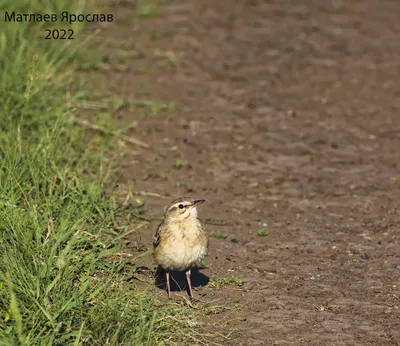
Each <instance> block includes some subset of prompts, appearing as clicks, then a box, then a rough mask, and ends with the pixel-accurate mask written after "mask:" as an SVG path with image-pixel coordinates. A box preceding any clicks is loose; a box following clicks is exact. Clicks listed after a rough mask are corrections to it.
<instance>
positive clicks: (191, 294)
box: [186, 270, 193, 298]
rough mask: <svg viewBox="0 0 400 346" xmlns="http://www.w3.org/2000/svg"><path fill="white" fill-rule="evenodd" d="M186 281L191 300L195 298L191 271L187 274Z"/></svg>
mask: <svg viewBox="0 0 400 346" xmlns="http://www.w3.org/2000/svg"><path fill="white" fill-rule="evenodd" d="M186 281H187V283H188V285H189V295H190V297H191V298H193V292H192V283H191V282H190V270H188V271H187V272H186Z"/></svg>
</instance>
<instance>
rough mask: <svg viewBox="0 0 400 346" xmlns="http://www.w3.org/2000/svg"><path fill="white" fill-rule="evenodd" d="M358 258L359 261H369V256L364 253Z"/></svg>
mask: <svg viewBox="0 0 400 346" xmlns="http://www.w3.org/2000/svg"><path fill="white" fill-rule="evenodd" d="M360 257H361V259H363V260H365V261H366V260H368V259H369V256H368V255H367V254H366V253H365V252H364V253H362V254H361V255H360Z"/></svg>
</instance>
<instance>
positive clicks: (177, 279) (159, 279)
mask: <svg viewBox="0 0 400 346" xmlns="http://www.w3.org/2000/svg"><path fill="white" fill-rule="evenodd" d="M155 277H156V278H155V285H156V287H158V288H160V289H162V290H165V291H167V281H166V278H165V271H164V270H162V269H161V270H160V269H157V272H156V275H155ZM170 278H171V279H170V282H171V292H179V291H184V290H185V291H186V292H189V291H188V285H187V282H186V275H185V272H178V271H172V272H170ZM190 278H191V282H192V287H193V288H195V287H202V286H206V285H207V284H208V282H209V281H210V278H209V277H208V276H207V275H204V274H203V273H202V272H200V271H199V269H198V268H193V269H192V271H191V276H190Z"/></svg>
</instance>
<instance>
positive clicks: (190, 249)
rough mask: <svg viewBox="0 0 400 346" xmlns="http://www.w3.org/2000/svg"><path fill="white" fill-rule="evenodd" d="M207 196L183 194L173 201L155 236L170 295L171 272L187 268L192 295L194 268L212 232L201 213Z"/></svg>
mask: <svg viewBox="0 0 400 346" xmlns="http://www.w3.org/2000/svg"><path fill="white" fill-rule="evenodd" d="M203 202H204V200H194V199H191V198H188V197H181V198H178V199H175V200H174V201H172V202H171V203H170V204H169V206H168V207H167V210H166V211H165V214H164V219H163V220H162V222H161V223H160V225H159V226H158V228H157V232H156V234H155V236H154V239H153V247H154V259H155V261H156V263H157V264H158V265H159V266H161V267H162V268H163V269H164V270H165V272H166V277H167V289H168V297H170V285H169V272H170V271H172V270H177V271H186V278H187V281H188V285H189V293H190V296H193V294H192V286H191V282H190V270H191V269H192V268H193V267H194V266H196V265H198V264H199V263H200V262H201V261H202V259H203V258H204V257H205V256H206V255H207V252H208V236H207V233H206V232H205V230H204V227H203V225H202V223H201V221H200V220H199V219H198V217H197V206H198V205H200V204H201V203H203Z"/></svg>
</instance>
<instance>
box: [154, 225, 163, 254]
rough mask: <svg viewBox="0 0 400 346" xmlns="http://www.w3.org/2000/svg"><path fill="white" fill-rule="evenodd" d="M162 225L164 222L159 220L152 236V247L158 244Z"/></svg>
mask: <svg viewBox="0 0 400 346" xmlns="http://www.w3.org/2000/svg"><path fill="white" fill-rule="evenodd" d="M163 226H164V222H161V223H160V224H159V226H158V227H157V231H156V234H155V235H154V237H153V248H156V247H157V246H158V245H159V244H160V241H161V233H162V230H163V228H164V227H163Z"/></svg>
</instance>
